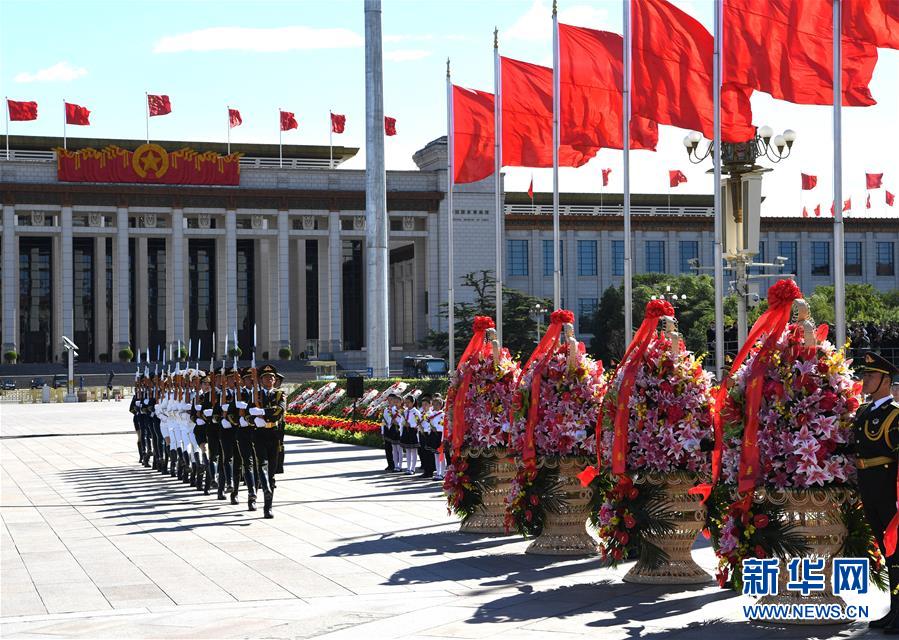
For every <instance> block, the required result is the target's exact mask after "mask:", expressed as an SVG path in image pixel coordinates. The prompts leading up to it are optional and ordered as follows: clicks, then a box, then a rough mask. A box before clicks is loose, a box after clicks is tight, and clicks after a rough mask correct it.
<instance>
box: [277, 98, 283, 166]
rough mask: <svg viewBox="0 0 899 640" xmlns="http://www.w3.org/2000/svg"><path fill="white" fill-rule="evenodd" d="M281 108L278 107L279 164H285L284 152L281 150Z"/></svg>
mask: <svg viewBox="0 0 899 640" xmlns="http://www.w3.org/2000/svg"><path fill="white" fill-rule="evenodd" d="M281 131H282V127H281V109H278V166H279V167H283V166H284V154H283V153H282V152H281Z"/></svg>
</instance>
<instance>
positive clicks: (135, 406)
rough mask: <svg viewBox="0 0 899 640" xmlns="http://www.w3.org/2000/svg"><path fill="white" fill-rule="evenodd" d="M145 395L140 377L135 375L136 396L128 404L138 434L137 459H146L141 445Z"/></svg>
mask: <svg viewBox="0 0 899 640" xmlns="http://www.w3.org/2000/svg"><path fill="white" fill-rule="evenodd" d="M143 395H144V390H143V387H142V386H141V380H140V378H138V377H136V376H135V380H134V396H132V398H131V404H130V405H128V411H130V412H131V415H132V421H133V422H134V433H135V435H137V461H138V462H143V461H144V450H143V447H142V446H141V442H140V428H141V422H142V421H143V417H142V415H141V409H142V407H143Z"/></svg>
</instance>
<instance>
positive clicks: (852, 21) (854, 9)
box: [843, 0, 899, 49]
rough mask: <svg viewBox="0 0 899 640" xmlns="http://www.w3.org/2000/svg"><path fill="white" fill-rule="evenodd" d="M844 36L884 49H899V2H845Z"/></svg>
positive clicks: (872, 0) (863, 0) (856, 0)
mask: <svg viewBox="0 0 899 640" xmlns="http://www.w3.org/2000/svg"><path fill="white" fill-rule="evenodd" d="M843 36H844V37H847V38H854V39H856V40H861V41H863V42H870V43H871V44H873V45H874V46H877V47H883V48H884V49H899V2H896V0H851V1H850V2H844V3H843Z"/></svg>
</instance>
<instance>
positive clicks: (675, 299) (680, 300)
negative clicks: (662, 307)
mask: <svg viewBox="0 0 899 640" xmlns="http://www.w3.org/2000/svg"><path fill="white" fill-rule="evenodd" d="M652 299H653V300H669V301H671V306H673V307H677V305H678V304H684V303H685V302H686V301H687V294H686V293H681V294H680V295H678V294H676V293H671V285H670V284H667V285H665V293H660V294H658V295H655V296H652Z"/></svg>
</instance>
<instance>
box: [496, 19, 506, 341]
mask: <svg viewBox="0 0 899 640" xmlns="http://www.w3.org/2000/svg"><path fill="white" fill-rule="evenodd" d="M493 84H494V98H493V100H494V103H493V123H494V135H493V137H494V141H493V153H494V155H495V157H494V164H493V168H494V173H493V180H494V195H495V196H496V202H495V207H496V339H497V340H498V341H499V343H500V344H502V343H503V216H505V210H504V207H503V185H502V169H503V88H502V87H503V83H502V72H501V65H500V59H499V29H496V28H494V30H493Z"/></svg>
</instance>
